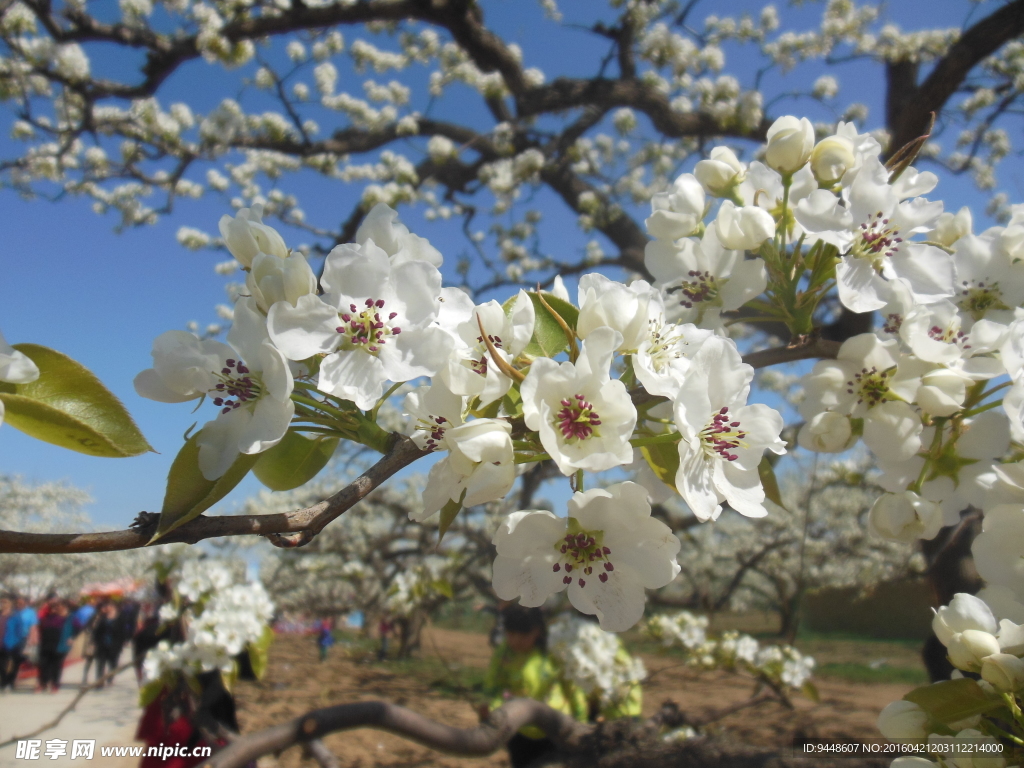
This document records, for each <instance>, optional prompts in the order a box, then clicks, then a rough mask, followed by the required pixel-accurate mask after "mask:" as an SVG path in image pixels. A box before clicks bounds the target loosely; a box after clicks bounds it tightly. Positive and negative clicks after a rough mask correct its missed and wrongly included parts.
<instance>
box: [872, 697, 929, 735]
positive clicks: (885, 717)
mask: <svg viewBox="0 0 1024 768" xmlns="http://www.w3.org/2000/svg"><path fill="white" fill-rule="evenodd" d="M928 721H929V716H928V713H927V712H925V711H924V710H923V709H921V707H920V706H919V705H918V704H915V703H914V702H912V701H906V700H905V699H900V700H899V701H894V702H892V703H891V704H889V705H887V706H886V707H885V709H883V710H882V711H881V713H880V714H879V715H878V730H879V731H881V733H882V735H883V736H885V738H887V739H923V738H925V737H926V736H927V735H928V731H927V730H926V728H925V726H927V725H928Z"/></svg>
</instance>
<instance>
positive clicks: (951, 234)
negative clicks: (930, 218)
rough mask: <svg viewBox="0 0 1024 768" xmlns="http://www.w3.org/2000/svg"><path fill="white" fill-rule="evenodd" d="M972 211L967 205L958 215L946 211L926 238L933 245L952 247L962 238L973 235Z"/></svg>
mask: <svg viewBox="0 0 1024 768" xmlns="http://www.w3.org/2000/svg"><path fill="white" fill-rule="evenodd" d="M972 224H973V222H972V219H971V209H970V208H968V207H967V206H966V205H965V206H964V207H963V208H961V209H960V210H959V211H957V212H956V213H952V212H950V211H946V212H945V213H943V214H942V215H941V216H939V218H938V219H936V221H935V229H933V230H931V231H930V232H928V234H927V235H926V236H925V237H926V239H927V240H930V241H931V242H933V243H939V244H941V245H944V246H946V247H947V248H949V247H951V246H952V245H953V244H954V243H956V241H957V240H959V239H960V238H961V237H965V236H966V235H969V234H971V227H972Z"/></svg>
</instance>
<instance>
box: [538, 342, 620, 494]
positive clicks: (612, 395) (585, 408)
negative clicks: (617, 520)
mask: <svg viewBox="0 0 1024 768" xmlns="http://www.w3.org/2000/svg"><path fill="white" fill-rule="evenodd" d="M621 344H622V334H620V333H619V332H618V331H615V330H612V329H611V328H607V327H603V328H598V329H597V330H595V331H593V332H592V333H591V334H590V335H589V336H588V337H587V338H586V339H585V340H584V341H583V343H582V345H581V349H580V355H579V358H578V359H577V360H576V362H575V364H574V363H570V362H564V363H557V362H555V361H554V360H552V359H550V358H546V357H542V358H538V359H537V360H535V361H534V362H533V365H532V366H530V372H529V373H528V374H527V375H526V379H525V380H524V381H523V383H522V385H521V387H520V395H521V396H522V398H523V415H524V417H525V420H526V426H527V427H528V428H529V429H532V430H533V431H535V432H539V433H540V441H541V444H542V445H543V446H544V450H545V451H547V452H548V455H550V456H551V458H552V459H553V460H554V462H555V464H557V465H558V469H559V470H560V471H561V472H562V474H563V475H571V474H572V473H573V472H575V471H576V470H578V469H584V470H587V471H588V472H601V471H603V470H606V469H611V468H612V467H617V466H620V465H622V464H628V463H629V462H630V461H632V459H633V449H632V447H631V446H630V444H629V439H630V437H632V435H633V427H634V426H636V408H635V407H634V406H633V401H632V400H630V397H629V393H628V392H627V391H626V385H625V384H623V383H622V382H621V381H619V380H618V379H612V378H611V377H610V375H609V371H610V368H611V362H612V356H613V355H614V352H615V349H617V348H618V347H619V346H620V345H621Z"/></svg>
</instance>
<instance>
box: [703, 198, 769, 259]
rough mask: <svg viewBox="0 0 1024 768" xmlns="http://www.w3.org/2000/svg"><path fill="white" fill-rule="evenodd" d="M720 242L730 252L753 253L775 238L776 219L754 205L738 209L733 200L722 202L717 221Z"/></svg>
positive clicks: (716, 226)
mask: <svg viewBox="0 0 1024 768" xmlns="http://www.w3.org/2000/svg"><path fill="white" fill-rule="evenodd" d="M715 228H716V230H717V234H718V241H719V242H720V243H721V244H722V246H723V247H725V248H727V249H728V250H730V251H752V250H756V249H757V248H760V247H761V243H763V242H764V241H765V240H767V239H768V238H771V237H775V219H773V218H772V215H771V214H770V213H768V211H766V210H764V209H762V208H758V207H757V206H754V205H745V206H743V207H742V208H737V207H736V206H735V205H734V204H733V203H732V201H731V200H725V201H723V202H722V206H721V207H720V208H719V209H718V218H717V219H715Z"/></svg>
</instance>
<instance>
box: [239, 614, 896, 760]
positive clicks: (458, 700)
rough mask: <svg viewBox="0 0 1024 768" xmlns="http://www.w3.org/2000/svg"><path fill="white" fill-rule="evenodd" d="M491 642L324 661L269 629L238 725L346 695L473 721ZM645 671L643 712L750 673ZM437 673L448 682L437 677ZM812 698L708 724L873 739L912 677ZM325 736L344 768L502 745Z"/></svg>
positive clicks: (243, 688) (779, 742)
mask: <svg viewBox="0 0 1024 768" xmlns="http://www.w3.org/2000/svg"><path fill="white" fill-rule="evenodd" d="M490 655H491V649H490V648H489V647H488V645H487V637H486V636H485V635H482V634H475V633H469V632H459V631H455V630H445V629H439V628H427V629H426V630H425V631H424V638H423V644H422V651H421V659H422V661H421V662H418V663H417V662H413V663H408V662H394V661H386V662H384V663H378V662H376V661H375V660H374V659H373V655H372V653H370V652H368V651H367V649H366V647H365V646H360V645H358V644H356V645H353V646H350V647H348V648H346V647H345V646H344V645H339V646H336V647H335V648H333V649H332V650H331V654H330V656H329V657H328V659H327V661H326V662H324V663H322V664H321V663H320V662H319V661H318V660H317V649H316V645H315V643H314V640H313V638H312V637H295V636H278V638H277V640H276V641H275V643H274V644H273V646H272V647H271V653H270V667H269V669H268V672H267V675H266V677H265V678H264V679H263V680H262V681H260V682H258V683H240V684H239V685H238V689H237V700H238V704H239V721H240V723H239V724H240V725H241V727H242V732H243V733H251V732H253V731H255V730H259V729H261V728H266V727H268V726H270V725H274V724H277V723H280V722H282V721H285V720H288V719H290V718H294V717H297V716H299V715H301V714H303V713H305V712H307V711H309V710H311V709H317V708H320V707H326V706H331V705H334V704H341V703H344V702H350V701H361V700H368V699H383V700H387V701H391V702H394V703H397V704H400V705H402V706H405V707H408V708H409V709H412V710H415V711H417V712H420V713H422V714H424V715H427V716H429V717H431V718H433V719H435V720H438V721H440V722H444V723H447V724H450V725H453V726H458V727H473V726H474V725H476V723H477V715H476V710H475V705H476V703H477V702H479V701H480V700H481V697H480V695H479V694H478V693H474V692H473V691H472V690H470V686H469V685H467V684H466V681H467V680H472V679H477V680H478V679H479V677H480V672H479V670H481V669H483V668H484V667H486V666H487V663H488V661H489V659H490ZM642 658H643V660H644V663H645V664H646V665H647V670H648V674H649V679H648V682H647V683H645V684H644V715H645V716H649V715H652V714H654V713H655V712H656V711H657V710H658V708H659V707H660V706H661V704H662V702H664V701H666V700H673V701H675V702H676V703H677V704H678V705H679V707H680V709H682V710H683V711H684V712H687V713H691V714H693V715H698V716H699V715H702V714H705V713H707V712H709V711H712V710H719V709H722V708H724V707H726V706H728V705H730V704H733V703H736V702H740V701H742V700H744V699H746V698H748V697H749V696H750V693H751V691H752V690H753V684H752V681H751V680H750V679H749V678H745V677H742V676H739V675H735V674H728V673H720V672H703V671H697V670H694V669H691V668H688V667H685V666H682V665H681V664H680V662H679V660H678V659H673V658H670V657H661V656H656V655H643V656H642ZM439 677H440V678H445V679H446V681H447V680H448V679H450V680H451V681H453V682H452V683H451V684H450V685H449V684H444V685H439ZM815 682H816V684H817V687H818V690H819V693H820V699H821V700H820V702H817V703H815V702H813V701H810V700H809V699H806V698H803V697H801V696H796V697H794V699H793V705H794V708H793V709H787V708H785V707H784V706H782V705H780V704H777V703H774V702H770V703H766V704H762V705H760V706H758V707H757V708H755V709H748V710H744V711H741V712H737V713H735V714H733V715H730V716H728V717H726V718H724V719H722V720H721V721H719V722H718V724H717V725H716V726H715V729H714V730H715V731H717V732H718V733H720V734H721V735H723V736H725V737H727V738H728V739H730V740H735V741H736V742H742V743H746V744H751V745H758V746H780V747H782V746H789V745H791V744H792V743H793V741H794V739H795V738H800V739H803V738H809V739H817V738H848V739H857V738H877V736H878V733H877V731H876V729H875V720H876V718H877V717H878V713H879V712H880V711H881V709H882V708H883V707H884V706H885V705H886V704H888V703H889V702H891V701H894V700H896V699H899V698H901V697H902V696H903V695H904V694H905V693H907V692H908V691H909V690H910V689H911V688H912V687H913V686H910V685H899V684H887V683H875V684H863V683H849V682H843V681H839V680H833V679H820V680H816V681H815ZM325 743H326V744H327V746H328V747H330V748H331V750H332V751H333V752H334V753H335V754H336V755H338V757H339V759H340V761H341V765H342V766H343V768H357V767H358V768H370V767H371V766H380V767H381V768H385V767H386V768H413V767H414V766H428V765H429V766H445V767H447V766H451V767H452V768H454V767H455V766H459V767H460V768H483V766H489V767H493V768H499V767H501V768H504V767H505V766H507V765H508V761H507V759H506V757H505V755H504V753H498V754H496V755H492V756H490V757H488V758H480V759H469V758H458V757H451V756H447V755H442V754H439V753H437V752H434V751H432V750H429V749H427V748H425V747H421V746H419V745H417V744H414V743H412V742H409V741H406V740H404V739H402V738H400V737H398V736H393V735H391V734H387V733H383V732H378V731H373V730H369V729H361V730H357V731H350V732H347V733H340V734H334V735H332V736H330V737H328V738H327V739H325ZM260 765H261V768H271V767H272V766H281V768H297V767H298V766H300V765H304V766H305V765H309V766H312V765H314V764H313V763H312V762H311V761H303V759H302V756H301V753H300V751H299V749H298V748H293V749H290V750H288V751H286V752H285V753H284V754H282V755H281V756H280V758H278V759H274V758H264V760H261V761H260Z"/></svg>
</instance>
